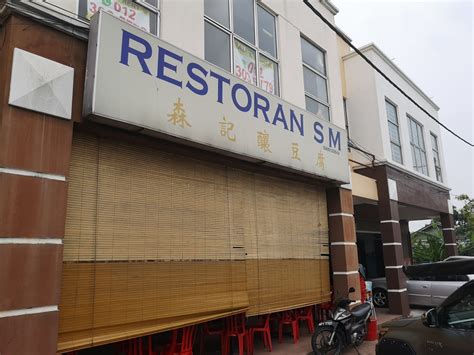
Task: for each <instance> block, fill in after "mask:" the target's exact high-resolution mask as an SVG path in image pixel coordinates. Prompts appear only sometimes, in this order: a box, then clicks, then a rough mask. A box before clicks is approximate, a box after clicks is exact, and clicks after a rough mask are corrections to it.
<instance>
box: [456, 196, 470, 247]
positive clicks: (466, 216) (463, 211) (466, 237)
mask: <svg viewBox="0 0 474 355" xmlns="http://www.w3.org/2000/svg"><path fill="white" fill-rule="evenodd" d="M457 199H458V200H459V201H462V202H463V203H464V206H463V207H461V208H460V209H459V210H458V209H457V208H454V213H453V216H454V220H455V231H456V236H457V238H458V247H459V254H460V255H470V256H474V199H471V198H469V196H467V195H460V196H458V197H457Z"/></svg>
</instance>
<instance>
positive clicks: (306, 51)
mask: <svg viewBox="0 0 474 355" xmlns="http://www.w3.org/2000/svg"><path fill="white" fill-rule="evenodd" d="M301 51H302V55H303V63H306V64H308V65H309V66H310V67H312V68H314V69H315V70H317V71H318V72H320V73H321V74H324V75H326V67H325V65H324V52H323V51H321V50H320V49H318V48H317V47H315V46H313V45H312V44H311V43H309V42H308V41H307V40H305V39H304V38H301Z"/></svg>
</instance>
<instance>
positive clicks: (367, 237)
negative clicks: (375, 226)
mask: <svg viewBox="0 0 474 355" xmlns="http://www.w3.org/2000/svg"><path fill="white" fill-rule="evenodd" d="M357 253H358V254H359V263H360V264H362V265H363V266H364V268H365V270H366V273H367V275H366V277H367V279H369V280H370V279H374V278H376V277H384V276H385V266H384V261H383V244H382V236H381V234H380V233H366V232H357Z"/></svg>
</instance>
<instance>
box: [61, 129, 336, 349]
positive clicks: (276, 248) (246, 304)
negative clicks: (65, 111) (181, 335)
mask: <svg viewBox="0 0 474 355" xmlns="http://www.w3.org/2000/svg"><path fill="white" fill-rule="evenodd" d="M326 213H327V211H326V198H325V192H324V188H323V187H319V186H313V185H306V184H301V183H296V182H293V181H289V180H283V179H277V178H271V177H268V176H263V175H258V174H253V173H248V172H244V171H240V170H236V169H231V168H229V167H225V166H222V165H217V164H211V163H207V162H203V161H198V160H194V159H190V158H186V157H183V156H178V155H173V154H169V153H164V152H161V151H159V150H156V149H152V148H147V147H143V146H134V145H131V144H125V143H120V142H117V141H114V140H110V139H99V138H97V137H94V136H90V135H85V134H78V133H76V132H75V134H74V140H73V149H72V158H71V167H70V176H69V191H68V212H67V220H66V233H65V238H64V265H63V274H62V292H61V304H60V313H59V314H60V333H59V345H58V348H59V351H66V350H71V349H75V348H82V347H89V346H92V345H98V344H103V343H108V342H113V341H117V340H121V339H126V338H131V337H135V336H138V335H143V334H149V333H154V332H159V331H164V330H168V329H172V328H176V327H181V326H184V325H188V324H195V323H199V322H202V321H205V320H208V319H215V318H219V317H224V316H226V315H229V314H232V313H237V312H242V311H247V313H248V314H250V315H253V314H261V313H267V312H275V311H279V310H284V309H290V308H295V307H299V306H303V305H308V304H315V303H319V302H324V301H326V300H329V270H328V268H329V266H328V260H327V257H324V256H321V254H324V253H328V247H327V243H328V241H327V238H328V233H327V228H328V227H327V215H326Z"/></svg>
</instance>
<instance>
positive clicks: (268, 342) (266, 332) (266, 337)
mask: <svg viewBox="0 0 474 355" xmlns="http://www.w3.org/2000/svg"><path fill="white" fill-rule="evenodd" d="M248 332H249V336H250V338H249V344H250V353H251V354H253V348H254V337H255V333H257V332H261V333H262V336H263V344H264V346H265V348H267V347H268V348H269V350H270V351H272V349H273V347H272V333H271V331H270V314H267V315H265V316H264V317H263V323H262V324H261V325H258V326H256V327H250V328H249V330H248Z"/></svg>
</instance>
